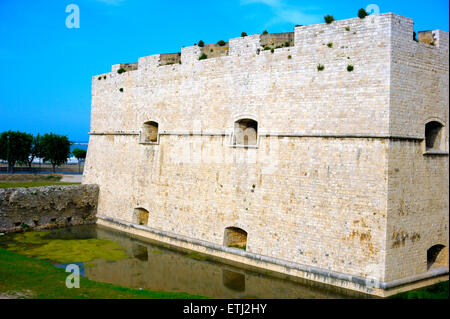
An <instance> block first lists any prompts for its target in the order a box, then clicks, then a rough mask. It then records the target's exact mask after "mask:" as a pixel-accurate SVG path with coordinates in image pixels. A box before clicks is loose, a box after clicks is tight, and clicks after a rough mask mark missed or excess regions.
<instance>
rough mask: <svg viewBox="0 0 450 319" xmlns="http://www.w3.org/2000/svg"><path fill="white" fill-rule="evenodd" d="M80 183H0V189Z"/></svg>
mask: <svg viewBox="0 0 450 319" xmlns="http://www.w3.org/2000/svg"><path fill="white" fill-rule="evenodd" d="M76 184H81V183H69V182H56V181H53V182H52V181H48V182H43V181H37V182H0V188H14V187H39V186H53V185H76Z"/></svg>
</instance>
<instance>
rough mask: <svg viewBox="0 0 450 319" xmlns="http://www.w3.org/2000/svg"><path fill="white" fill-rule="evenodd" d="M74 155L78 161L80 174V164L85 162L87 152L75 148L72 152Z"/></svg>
mask: <svg viewBox="0 0 450 319" xmlns="http://www.w3.org/2000/svg"><path fill="white" fill-rule="evenodd" d="M72 154H73V156H75V157H76V158H77V160H78V172H80V171H81V167H80V162H81V161H84V159H85V158H86V151H85V150H82V149H81V148H74V149H73V150H72Z"/></svg>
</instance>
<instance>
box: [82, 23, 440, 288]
mask: <svg viewBox="0 0 450 319" xmlns="http://www.w3.org/2000/svg"><path fill="white" fill-rule="evenodd" d="M409 23H410V19H407V18H403V17H399V16H397V15H394V14H382V15H375V16H369V17H367V18H366V19H359V18H356V19H349V20H343V21H336V22H333V23H332V24H330V25H327V24H320V25H311V26H302V27H296V28H295V32H294V45H293V46H290V47H283V48H278V49H275V50H274V51H273V53H272V52H271V51H270V50H263V47H262V45H263V43H262V42H264V41H261V37H262V36H261V35H250V36H247V37H240V38H235V39H230V41H229V51H228V54H227V55H224V56H220V57H216V58H211V59H206V60H201V61H199V60H198V57H199V56H200V54H201V48H199V47H197V46H193V47H186V48H182V50H181V64H173V65H165V66H160V56H159V55H155V56H149V57H144V58H140V59H139V62H138V69H137V70H135V71H130V72H125V73H123V74H121V75H119V74H118V73H117V72H115V71H116V69H117V66H113V72H112V73H108V74H105V75H106V77H107V79H106V80H101V81H99V80H97V76H96V77H93V84H92V115H91V138H90V142H89V151H88V158H87V161H86V165H85V175H84V180H83V182H84V183H95V184H98V185H99V186H100V193H99V203H98V205H99V207H98V211H99V215H102V216H109V217H113V218H117V219H121V220H124V221H128V222H135V221H133V212H134V209H135V208H144V209H146V210H148V211H149V222H148V227H151V228H154V229H159V230H162V231H166V232H171V233H176V234H179V235H184V236H188V237H191V238H197V239H202V240H205V241H209V242H212V243H215V244H221V245H222V244H223V241H224V230H225V228H226V227H239V228H241V229H244V230H245V231H247V233H248V239H247V248H246V249H247V251H249V252H252V253H256V254H261V255H266V256H270V257H274V258H279V259H282V260H289V261H293V262H296V263H299V264H305V265H312V266H315V267H319V268H322V269H327V270H331V271H334V272H338V273H346V274H352V275H356V276H361V277H371V278H376V279H378V280H380V281H385V280H391V279H398V278H400V277H402V278H403V277H405V276H409V275H413V274H416V273H419V271H416V270H412V269H410V268H411V266H410V265H409V264H408V263H407V262H406V261H405V266H404V267H403V269H402V270H401V271H397V270H395V269H393V267H392V265H393V263H394V262H395V260H396V259H397V258H399V257H400V256H401V254H397V253H394V252H393V251H392V249H391V245H392V243H391V241H392V240H391V239H390V237H389V236H390V234H389V232H391V230H392V229H393V227H394V226H395V225H400V224H401V225H402V227H403V226H408V222H407V221H406V220H402V221H398V220H395V218H394V217H393V216H395V214H396V211H397V210H396V201H398V197H396V196H395V195H392V194H395V193H396V192H401V191H400V190H399V189H400V187H399V186H398V185H396V184H395V182H394V180H395V178H391V175H390V173H391V170H392V167H393V165H394V164H391V163H390V162H389V160H390V159H392V160H393V163H394V162H397V163H399V162H401V161H404V158H405V156H406V157H407V158H409V156H417V154H416V153H414V152H415V151H414V150H413V149H411V145H416V144H420V143H422V142H421V141H422V140H423V131H422V130H423V125H424V122H425V119H423V116H425V115H427V114H429V112H428V111H427V110H425V111H422V112H421V113H420V114H417V113H415V112H414V111H407V110H409V109H405V107H406V106H405V105H406V104H407V101H404V100H402V99H407V98H408V97H405V96H408V94H410V92H409V91H410V90H411V87H410V86H408V85H406V84H405V85H406V87H405V85H403V84H402V83H400V79H398V78H399V77H403V75H401V72H399V73H398V75H397V73H396V70H397V69H396V66H394V64H395V63H399V64H400V63H402V62H401V55H402V54H401V53H399V48H398V46H399V44H401V45H403V42H404V43H407V47H408V48H409V49H407V50H412V51H411V52H410V53H409V54H410V55H413V53H412V52H414V50H418V51H420V52H422V51H423V55H424V56H425V55H426V59H428V60H426V61H425V62H423V66H420V64H419V66H418V67H417V68H419V69H421V68H425V69H427V68H429V67H428V66H426V65H429V63H430V61H432V62H433V61H435V62H433V63H440V65H441V67H439V68H435V69H433V70H431V71H427V72H428V73H427V74H428V76H429V80H430V81H431V82H432V83H438V84H437V85H438V88H435V86H433V85H431V84H430V85H429V86H428V87H427V86H425V88H424V89H423V91H419V92H417V93H415V94H418V96H416V99H420V100H421V101H427V98H426V97H425V96H428V95H429V94H430V92H429V90H434V91H433V92H432V94H433V95H434V97H433V98H432V99H430V100H429V101H427V104H428V105H430V109H431V108H434V109H433V110H434V111H435V112H434V113H435V115H433V116H439V117H440V118H443V121H445V123H447V119H448V113H447V114H445V112H444V113H443V111H442V108H441V107H440V106H439V107H436V106H434V105H435V103H438V102H439V101H440V100H441V99H442V98H443V97H444V96H445V94H447V97H448V73H447V75H445V74H444V73H445V70H447V71H448V62H447V64H445V62H443V61H444V58H445V54H447V58H448V51H445V50H444V49H443V47H444V42H445V41H440V42H438V43H437V44H435V46H434V47H433V48H428V47H427V48H423V49H422V48H421V46H424V45H425V44H423V43H417V42H414V41H413V36H412V31H411V34H409V31H408V32H405V30H403V29H402V28H403V24H406V25H408V24H409ZM399 24H400V25H401V26H402V27H401V28H400V27H399V26H398V25H399ZM399 28H400V31H398V30H399ZM402 32H404V33H402ZM445 36H447V39H448V34H444V33H443V34H442V37H443V38H445ZM329 43H332V46H331V47H330V46H329V45H328V44H329ZM416 47H420V49H416ZM421 50H422V51H421ZM432 50H435V51H432ZM426 52H429V53H430V54H429V55H427V53H426ZM447 60H448V59H447ZM319 64H321V65H323V66H324V70H323V71H318V69H317V66H318V65H319ZM348 65H353V66H354V70H353V72H349V71H347V66H348ZM398 69H399V70H400V69H401V70H404V69H402V68H401V67H398ZM417 73H418V71H417V69H415V67H411V74H412V75H413V74H416V75H417ZM102 76H103V75H102ZM445 76H447V82H441V81H443V80H444V79H445ZM396 81H398V82H396ZM402 81H405V82H408V81H410V82H411V83H412V84H413V85H415V86H420V77H419V76H418V75H417V78H416V79H413V78H409V79H402ZM396 85H398V87H399V88H400V89H401V90H404V91H401V90H400V91H396V90H394V88H395V87H396ZM120 89H123V90H122V91H121V90H120ZM397 92H398V93H397ZM422 95H423V97H422ZM439 103H440V102H439ZM447 103H448V102H447ZM444 106H445V105H443V106H442V107H444ZM447 106H448V104H447ZM408 107H411V106H410V105H409V104H408ZM417 107H419V106H417ZM404 113H407V114H408V115H403V114H404ZM405 116H406V117H408V116H409V118H408V120H405V118H404V117H405ZM241 118H251V119H253V120H256V121H257V122H258V146H257V147H256V148H239V147H232V146H231V135H232V132H233V127H234V122H235V121H236V120H238V119H241ZM147 121H155V122H158V124H159V134H160V135H159V141H158V143H156V144H152V145H149V144H140V143H139V134H140V131H141V130H142V125H143V123H144V122H147ZM404 121H409V122H414V123H412V124H411V125H405V124H404ZM397 127H398V128H397ZM419 128H420V130H419ZM419 132H420V133H419ZM446 136H448V131H447V133H446ZM393 137H395V138H397V139H400V140H401V142H398V143H397V142H394V141H393V140H392V138H393ZM446 143H447V144H448V141H447V142H446ZM391 147H392V148H391ZM446 147H447V149H448V146H446ZM397 152H400V153H397ZM402 154H403V155H402ZM419 155H420V157H419V156H417V159H416V160H417V161H418V163H422V162H423V161H424V160H431V161H433V159H424V158H423V154H422V153H420V154H419ZM438 161H440V162H439V163H434V164H431V166H432V167H434V168H435V169H437V170H441V169H443V167H444V166H445V165H447V167H448V155H447V156H446V157H445V155H444V157H443V158H439V159H438ZM410 164H411V163H410ZM395 165H396V164H395ZM418 165H419V164H418ZM420 165H422V164H420ZM394 170H395V169H394ZM427 172H429V169H428V168H424V169H423V170H422V173H423V174H427ZM405 174H406V175H405V180H402V182H405V183H407V184H405V185H403V186H402V187H404V188H413V187H416V188H420V189H421V192H422V193H423V194H426V195H424V196H425V197H427V198H437V200H438V201H439V202H440V203H441V204H439V205H440V207H441V206H442V205H443V206H445V204H446V205H447V207H448V201H447V202H446V200H445V199H443V197H441V196H440V195H438V194H445V193H446V192H447V193H448V184H446V183H444V184H442V183H440V184H439V183H438V184H437V186H436V190H435V191H436V193H433V194H434V195H428V193H429V192H430V189H429V188H428V189H426V188H421V187H417V185H414V186H412V185H411V178H410V177H408V176H411V174H412V173H411V171H407V170H405ZM408 174H409V175H408ZM439 178H440V177H439ZM439 178H438V179H435V180H434V181H435V182H440V181H441V180H440V179H439ZM430 181H431V180H430ZM390 192H391V193H390ZM409 196H410V195H408V196H407V197H406V198H405V199H407V200H408V201H409V200H411V198H410V197H409ZM439 205H438V206H439ZM443 206H442V207H443ZM436 212H437V211H436ZM433 214H434V213H433ZM433 218H434V217H433ZM391 222H392V224H390V223H391ZM414 222H416V220H415V219H414ZM444 223H445V220H444ZM430 227H431V229H428V231H429V232H430V233H434V232H439V231H441V229H442V227H441V226H439V225H436V224H434V222H433V223H431V226H430ZM444 227H445V226H444ZM446 227H447V228H446V231H445V229H444V230H443V233H444V235H445V232H446V234H447V237H448V218H447V226H446ZM439 240H441V239H439ZM423 243H424V244H423V245H424V246H425V245H428V241H423ZM446 243H447V244H446ZM442 244H444V245H448V240H447V242H445V240H443V242H442ZM420 249H423V247H420V248H418V250H417V252H418V251H419V250H420ZM417 254H418V253H417ZM425 254H426V250H425ZM425 260H426V259H425ZM421 271H422V270H421ZM387 272H389V273H387Z"/></svg>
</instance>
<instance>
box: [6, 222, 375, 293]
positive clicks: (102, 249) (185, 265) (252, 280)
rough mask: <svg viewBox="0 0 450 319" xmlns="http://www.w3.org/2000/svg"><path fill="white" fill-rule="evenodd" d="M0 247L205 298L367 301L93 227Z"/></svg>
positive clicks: (10, 237)
mask: <svg viewBox="0 0 450 319" xmlns="http://www.w3.org/2000/svg"><path fill="white" fill-rule="evenodd" d="M0 247H2V248H5V249H8V250H10V251H14V252H16V253H19V254H22V255H25V256H29V257H36V258H40V259H46V260H49V261H51V262H52V263H53V264H54V265H55V266H58V267H65V265H67V264H70V263H76V264H78V265H79V266H80V270H81V274H82V275H83V276H86V277H87V278H89V279H91V280H95V281H100V282H107V283H112V284H117V285H121V286H124V287H129V288H143V289H148V290H154V291H171V292H186V293H190V294H195V295H202V296H206V297H210V298H275V299H278V298H280V299H281V298H283V299H291V298H370V297H369V296H368V295H364V294H359V293H356V292H352V291H348V290H344V289H340V288H335V287H332V286H327V285H323V284H319V283H315V282H311V281H306V280H302V279H296V278H292V277H287V276H282V275H276V274H273V273H269V272H265V271H260V270H255V269H246V268H243V267H236V266H230V265H228V264H224V263H221V262H219V261H216V260H212V259H211V258H210V257H209V256H206V255H202V254H198V253H195V252H186V251H181V250H178V249H176V248H173V247H172V248H170V247H163V246H161V245H160V244H158V243H154V242H148V241H143V240H139V239H137V238H134V237H133V236H131V235H128V234H125V233H122V232H117V231H113V230H110V229H107V228H104V227H100V226H96V225H84V226H72V227H68V228H61V229H55V230H50V231H39V232H38V231H30V232H25V233H16V234H7V235H5V236H2V237H0Z"/></svg>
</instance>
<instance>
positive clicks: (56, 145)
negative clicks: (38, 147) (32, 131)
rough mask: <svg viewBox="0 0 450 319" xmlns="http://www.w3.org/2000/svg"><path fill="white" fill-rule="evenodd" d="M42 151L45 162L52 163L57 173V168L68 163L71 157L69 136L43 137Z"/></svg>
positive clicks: (51, 135) (48, 135) (47, 135)
mask: <svg viewBox="0 0 450 319" xmlns="http://www.w3.org/2000/svg"><path fill="white" fill-rule="evenodd" d="M42 150H43V155H44V156H43V157H44V161H47V162H50V163H51V164H52V167H53V173H55V168H56V166H59V165H61V164H64V163H66V162H67V158H68V157H69V155H70V142H69V139H68V138H67V136H65V135H57V134H53V133H50V134H44V136H42Z"/></svg>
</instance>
